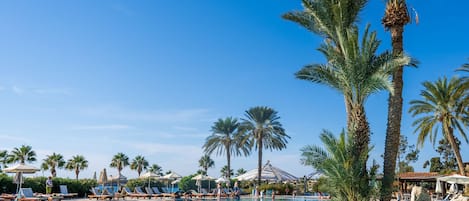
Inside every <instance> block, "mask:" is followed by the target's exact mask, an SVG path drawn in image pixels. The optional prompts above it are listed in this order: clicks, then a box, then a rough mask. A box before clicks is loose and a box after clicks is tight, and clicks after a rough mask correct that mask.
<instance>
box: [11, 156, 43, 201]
mask: <svg viewBox="0 0 469 201" xmlns="http://www.w3.org/2000/svg"><path fill="white" fill-rule="evenodd" d="M3 171H4V172H6V173H16V175H15V178H14V180H15V181H16V193H17V194H18V196H21V195H20V193H21V192H20V189H21V184H22V183H23V174H24V173H29V174H32V173H35V172H37V171H39V169H38V168H36V167H34V166H31V165H26V164H18V165H15V166H12V167H9V168H5V169H3Z"/></svg>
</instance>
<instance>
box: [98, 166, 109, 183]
mask: <svg viewBox="0 0 469 201" xmlns="http://www.w3.org/2000/svg"><path fill="white" fill-rule="evenodd" d="M105 183H107V172H106V168H104V169H103V170H102V171H101V172H100V173H99V179H98V184H103V185H104V184H105Z"/></svg>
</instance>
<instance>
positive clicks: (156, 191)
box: [151, 187, 176, 198]
mask: <svg viewBox="0 0 469 201" xmlns="http://www.w3.org/2000/svg"><path fill="white" fill-rule="evenodd" d="M151 190H153V192H154V193H155V194H159V195H161V196H162V197H170V198H174V197H176V195H174V194H172V193H162V192H161V191H160V190H159V189H158V187H152V188H151Z"/></svg>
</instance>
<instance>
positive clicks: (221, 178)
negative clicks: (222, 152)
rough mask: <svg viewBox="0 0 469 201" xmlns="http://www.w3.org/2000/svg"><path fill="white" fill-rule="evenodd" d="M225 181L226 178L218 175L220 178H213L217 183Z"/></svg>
mask: <svg viewBox="0 0 469 201" xmlns="http://www.w3.org/2000/svg"><path fill="white" fill-rule="evenodd" d="M227 181H228V179H226V178H225V177H220V178H218V179H216V180H215V182H217V183H225V182H227Z"/></svg>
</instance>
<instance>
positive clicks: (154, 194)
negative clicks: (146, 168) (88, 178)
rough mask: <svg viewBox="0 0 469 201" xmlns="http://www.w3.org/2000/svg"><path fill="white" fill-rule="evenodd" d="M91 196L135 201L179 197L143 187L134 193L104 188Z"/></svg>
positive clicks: (124, 189) (94, 190)
mask: <svg viewBox="0 0 469 201" xmlns="http://www.w3.org/2000/svg"><path fill="white" fill-rule="evenodd" d="M90 191H91V194H90V195H88V198H89V199H97V200H98V199H103V200H105V199H109V200H111V199H120V198H125V197H129V198H135V199H150V198H159V197H170V198H175V197H177V196H179V195H178V194H177V193H162V192H160V191H159V189H158V188H157V187H153V188H149V187H146V188H145V191H144V190H143V189H142V187H135V189H134V191H131V190H130V188H129V187H124V188H123V189H122V192H120V193H119V192H114V190H113V189H112V188H107V187H104V189H103V190H102V191H100V190H99V189H97V188H92V189H91V190H90Z"/></svg>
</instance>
